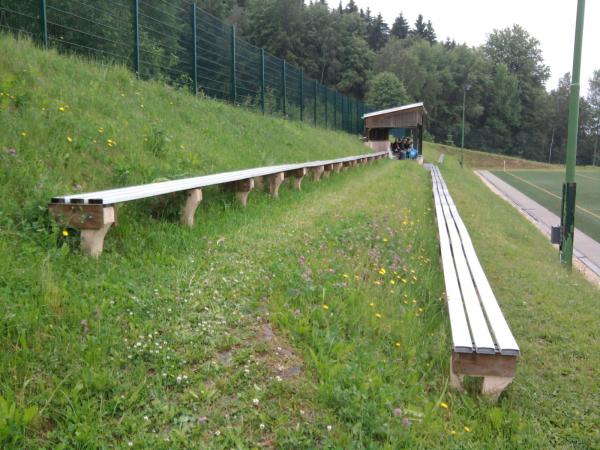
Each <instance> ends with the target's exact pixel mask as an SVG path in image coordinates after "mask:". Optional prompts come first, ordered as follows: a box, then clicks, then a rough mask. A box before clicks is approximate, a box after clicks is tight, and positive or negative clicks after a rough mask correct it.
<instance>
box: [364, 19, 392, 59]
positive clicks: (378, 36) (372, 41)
mask: <svg viewBox="0 0 600 450" xmlns="http://www.w3.org/2000/svg"><path fill="white" fill-rule="evenodd" d="M389 36H390V28H389V26H388V24H387V23H385V21H384V20H383V16H382V15H381V14H377V17H375V18H373V19H371V20H370V21H369V22H368V23H367V42H368V43H369V47H371V49H372V50H375V51H377V50H379V49H381V48H382V47H383V46H384V45H385V44H386V43H387V41H388V39H389Z"/></svg>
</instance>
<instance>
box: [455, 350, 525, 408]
mask: <svg viewBox="0 0 600 450" xmlns="http://www.w3.org/2000/svg"><path fill="white" fill-rule="evenodd" d="M516 373H517V357H516V356H507V355H498V354H495V355H486V354H481V353H457V352H453V353H452V360H451V361H450V386H451V387H452V388H455V389H458V390H461V391H462V381H463V378H464V376H465V375H467V376H472V377H483V386H482V388H481V393H482V394H483V395H485V396H486V397H487V398H488V399H489V400H491V401H493V402H495V401H497V400H498V397H500V394H502V391H504V389H506V387H507V386H508V385H509V384H510V383H511V382H512V380H514V378H515V375H516Z"/></svg>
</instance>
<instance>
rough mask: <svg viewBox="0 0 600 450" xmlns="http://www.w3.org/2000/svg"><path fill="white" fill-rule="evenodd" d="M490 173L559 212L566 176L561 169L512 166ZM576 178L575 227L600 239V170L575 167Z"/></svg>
mask: <svg viewBox="0 0 600 450" xmlns="http://www.w3.org/2000/svg"><path fill="white" fill-rule="evenodd" d="M493 173H494V175H496V176H498V177H500V178H501V179H503V180H504V181H506V182H507V183H509V184H511V185H512V186H513V187H515V188H517V189H518V190H520V191H521V192H522V193H523V194H525V195H527V196H528V197H530V198H532V199H533V200H535V201H536V202H538V203H539V204H541V205H542V206H544V207H546V208H548V209H549V210H551V211H553V212H554V213H556V214H558V215H559V216H560V204H561V200H560V198H561V196H562V183H563V180H564V177H565V173H564V172H563V171H556V170H514V171H507V172H502V171H495V172H493ZM575 181H576V182H577V210H576V212H575V227H577V228H579V229H580V230H581V231H583V232H584V233H586V234H587V235H589V236H590V237H592V238H593V239H595V240H597V241H599V242H600V170H599V169H592V168H586V169H578V170H577V172H576V177H575Z"/></svg>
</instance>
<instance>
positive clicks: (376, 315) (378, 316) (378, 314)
mask: <svg viewBox="0 0 600 450" xmlns="http://www.w3.org/2000/svg"><path fill="white" fill-rule="evenodd" d="M375 317H377V318H378V319H381V318H382V317H383V316H382V315H381V314H380V313H375Z"/></svg>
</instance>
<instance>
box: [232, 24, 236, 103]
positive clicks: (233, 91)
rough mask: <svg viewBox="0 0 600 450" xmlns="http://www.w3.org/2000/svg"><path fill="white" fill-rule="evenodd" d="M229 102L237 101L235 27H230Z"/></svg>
mask: <svg viewBox="0 0 600 450" xmlns="http://www.w3.org/2000/svg"><path fill="white" fill-rule="evenodd" d="M231 100H232V102H233V104H234V105H235V102H236V101H237V83H236V80H235V27H234V26H233V25H232V26H231Z"/></svg>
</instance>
